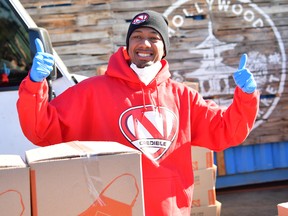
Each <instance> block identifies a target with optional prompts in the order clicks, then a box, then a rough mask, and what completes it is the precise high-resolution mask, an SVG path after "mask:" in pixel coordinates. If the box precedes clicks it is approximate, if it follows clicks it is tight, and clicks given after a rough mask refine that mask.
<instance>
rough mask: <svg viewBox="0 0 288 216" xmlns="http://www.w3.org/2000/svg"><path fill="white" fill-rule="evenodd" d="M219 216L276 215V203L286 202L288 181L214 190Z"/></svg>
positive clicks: (287, 199)
mask: <svg viewBox="0 0 288 216" xmlns="http://www.w3.org/2000/svg"><path fill="white" fill-rule="evenodd" d="M216 197H217V200H218V201H219V202H221V203H222V209H221V216H276V215H278V211H277V204H279V203H283V202H288V181H284V182H273V183H267V184H260V185H249V186H241V187H234V188H225V189H219V190H216Z"/></svg>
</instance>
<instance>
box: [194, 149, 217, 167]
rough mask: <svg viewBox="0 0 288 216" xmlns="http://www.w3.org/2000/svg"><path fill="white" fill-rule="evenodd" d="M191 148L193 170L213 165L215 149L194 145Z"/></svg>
mask: <svg viewBox="0 0 288 216" xmlns="http://www.w3.org/2000/svg"><path fill="white" fill-rule="evenodd" d="M191 148H192V149H191V154H192V167H193V170H200V169H207V168H211V167H213V165H214V154H213V151H211V150H209V149H207V148H204V147H198V146H192V147H191Z"/></svg>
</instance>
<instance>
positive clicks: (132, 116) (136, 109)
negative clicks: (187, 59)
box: [17, 48, 259, 216]
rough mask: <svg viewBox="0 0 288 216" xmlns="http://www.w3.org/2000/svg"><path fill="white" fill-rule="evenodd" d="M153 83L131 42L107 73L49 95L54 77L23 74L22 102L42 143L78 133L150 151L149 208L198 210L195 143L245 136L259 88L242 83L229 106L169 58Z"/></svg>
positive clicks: (211, 144)
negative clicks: (191, 81) (137, 64)
mask: <svg viewBox="0 0 288 216" xmlns="http://www.w3.org/2000/svg"><path fill="white" fill-rule="evenodd" d="M161 63H162V69H161V70H160V71H159V73H158V74H157V76H156V77H155V79H153V80H152V82H151V83H150V84H149V85H148V86H145V85H144V84H143V83H142V82H141V81H140V80H139V78H138V77H137V75H136V73H134V72H133V71H132V69H131V68H130V67H129V57H128V55H127V52H126V50H125V48H120V49H119V50H118V51H117V52H116V53H115V54H113V55H112V56H111V58H110V60H109V66H108V69H107V72H106V74H105V75H104V76H96V77H92V78H89V79H87V80H84V81H82V82H81V83H79V84H77V85H75V86H73V87H71V88H69V89H67V90H66V91H65V92H64V93H63V94H61V95H59V96H58V97H56V98H55V99H54V100H52V101H51V102H50V103H48V102H47V90H48V89H47V84H46V82H45V81H44V82H40V83H37V82H32V81H31V80H30V79H29V78H26V79H25V80H23V82H22V84H21V86H20V89H19V96H20V97H19V100H18V102H17V108H18V113H19V118H20V123H21V126H22V129H23V132H24V134H25V135H26V136H27V138H28V139H30V140H31V141H32V142H33V143H35V144H36V145H39V146H46V145H52V144H56V143H61V142H68V141H72V140H80V141H116V142H119V143H122V144H124V145H127V146H129V147H132V148H136V149H139V150H141V151H142V153H143V154H142V163H143V164H142V165H143V167H142V169H143V182H144V197H145V198H144V201H145V212H146V215H147V216H151V215H157V216H162V215H163V216H164V215H169V216H171V215H173V216H176V215H187V216H188V215H190V208H191V201H192V193H193V182H194V180H193V171H192V165H191V145H196V146H204V147H207V148H209V149H211V150H214V151H220V150H223V149H225V148H228V147H231V146H235V145H238V144H240V143H242V142H243V141H244V140H245V138H246V137H247V135H248V134H249V132H250V131H251V129H252V127H253V124H254V121H255V118H256V115H257V111H258V106H259V93H258V92H257V91H256V92H255V93H253V94H246V93H244V92H242V90H241V89H239V88H238V87H237V88H236V89H235V94H234V100H233V103H232V104H231V106H230V107H229V108H228V109H225V108H220V107H219V106H218V105H216V104H215V103H214V102H213V101H205V100H203V98H202V97H201V96H200V95H199V94H198V93H197V92H196V91H195V90H193V89H191V88H189V87H187V86H185V85H183V84H181V83H178V82H175V81H173V80H171V79H170V78H169V77H170V72H169V66H168V63H167V61H166V60H162V61H161Z"/></svg>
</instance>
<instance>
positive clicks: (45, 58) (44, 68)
mask: <svg viewBox="0 0 288 216" xmlns="http://www.w3.org/2000/svg"><path fill="white" fill-rule="evenodd" d="M35 45H36V50H37V53H36V55H35V57H34V59H33V64H32V68H31V71H30V79H31V80H32V81H34V82H42V81H43V80H44V79H45V78H46V77H48V76H49V75H50V72H51V71H52V70H53V65H54V57H53V55H51V54H49V53H46V52H45V51H44V47H43V44H42V42H41V40H40V39H38V38H36V39H35Z"/></svg>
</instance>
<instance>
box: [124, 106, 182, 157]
mask: <svg viewBox="0 0 288 216" xmlns="http://www.w3.org/2000/svg"><path fill="white" fill-rule="evenodd" d="M178 125H179V122H178V118H177V116H176V115H175V113H173V112H172V111H171V110H169V109H167V108H165V107H156V106H153V105H149V106H145V107H144V106H138V107H132V108H130V109H128V110H126V111H124V112H123V113H122V114H121V116H120V119H119V126H120V129H121V132H122V133H123V135H124V136H125V137H126V139H127V140H128V141H129V142H130V143H132V144H133V145H134V146H135V147H136V148H138V149H139V150H140V151H142V152H143V153H144V154H145V155H146V156H147V157H148V158H150V159H151V160H153V161H155V160H159V159H160V158H161V157H162V156H163V155H164V154H165V152H167V150H168V149H169V148H170V146H171V144H172V142H173V141H174V139H175V137H176V134H177V132H178Z"/></svg>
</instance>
